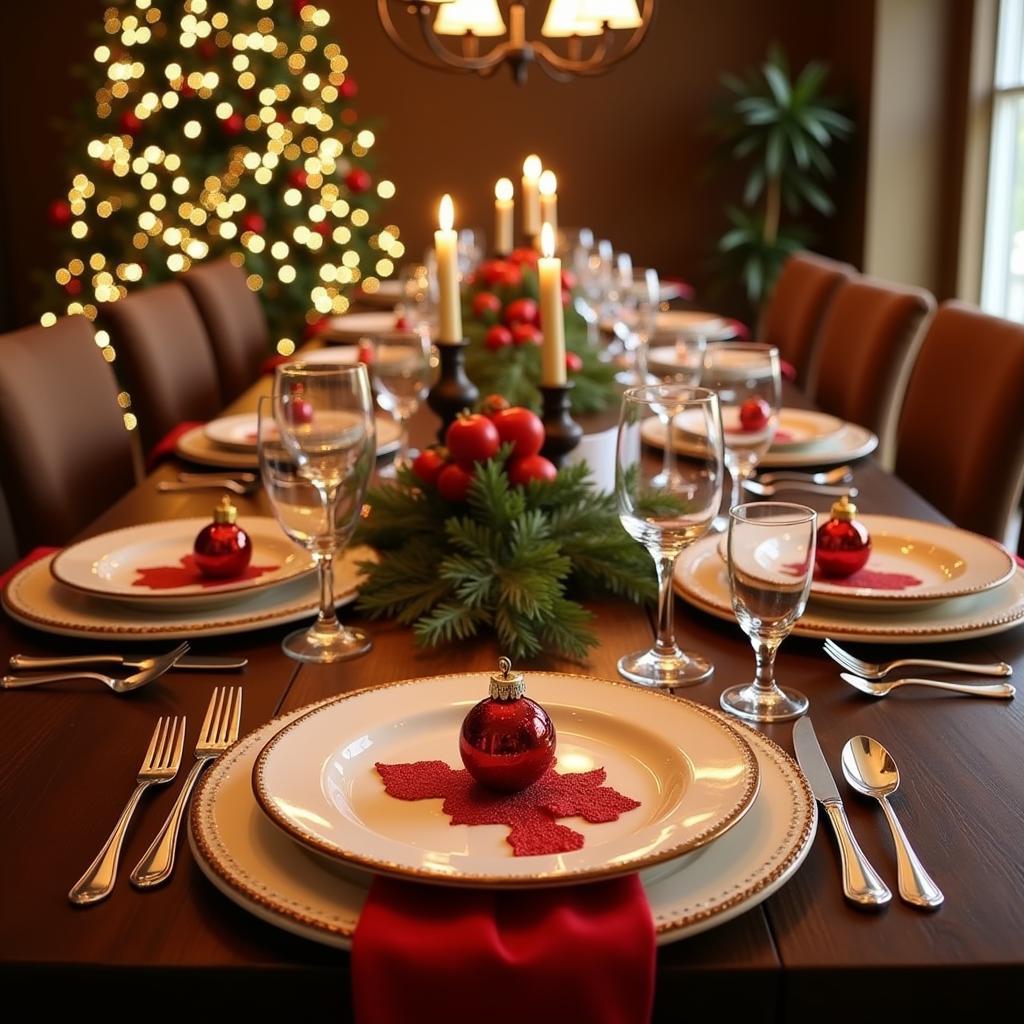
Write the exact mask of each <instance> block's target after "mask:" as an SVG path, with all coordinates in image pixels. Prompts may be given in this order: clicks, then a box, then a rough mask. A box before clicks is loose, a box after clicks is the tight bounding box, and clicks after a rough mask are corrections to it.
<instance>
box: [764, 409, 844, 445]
mask: <svg viewBox="0 0 1024 1024" xmlns="http://www.w3.org/2000/svg"><path fill="white" fill-rule="evenodd" d="M843 426H844V423H843V421H842V420H841V419H839V418H838V417H837V416H830V415H829V414H828V413H825V412H816V411H815V410H813V409H790V408H784V409H780V410H779V425H778V427H777V428H776V430H775V437H774V438H772V445H771V447H770V448H769V449H768V451H769V452H791V451H798V450H801V449H805V448H809V447H811V446H812V445H813V446H815V447H817V446H819V445H822V444H825V443H827V442H828V441H830V440H831V439H832V438H834V437H835V436H836V435H837V434H838V433H839V431H841V430H842V429H843Z"/></svg>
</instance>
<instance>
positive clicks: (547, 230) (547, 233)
mask: <svg viewBox="0 0 1024 1024" xmlns="http://www.w3.org/2000/svg"><path fill="white" fill-rule="evenodd" d="M540 251H541V255H542V256H544V258H545V259H551V257H552V256H554V255H555V231H554V228H552V227H551V225H550V224H549V223H548V222H547V221H545V222H544V226H543V227H542V228H541V229H540Z"/></svg>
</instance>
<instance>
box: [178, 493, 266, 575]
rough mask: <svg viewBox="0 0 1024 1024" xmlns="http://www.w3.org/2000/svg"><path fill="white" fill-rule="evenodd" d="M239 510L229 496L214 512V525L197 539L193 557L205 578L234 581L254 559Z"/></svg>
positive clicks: (201, 531) (202, 531) (222, 500)
mask: <svg viewBox="0 0 1024 1024" xmlns="http://www.w3.org/2000/svg"><path fill="white" fill-rule="evenodd" d="M237 519H238V509H237V508H235V506H234V505H232V504H231V499H230V498H229V497H228V496H227V495H226V494H225V495H224V497H223V498H222V499H221V502H220V504H219V505H218V506H217V507H216V508H215V509H214V510H213V522H212V523H209V524H208V525H206V526H204V527H203V528H202V529H201V530H200V531H199V535H198V536H197V537H196V542H195V547H194V549H193V552H192V555H193V558H194V560H195V565H196V568H197V569H198V570H199V571H200V572H201V573H202V574H203V575H204V576H212V577H214V578H216V579H232V578H233V577H235V576H241V575H242V573H243V572H245V570H246V569H247V568H248V566H249V562H250V560H251V559H252V541H250V540H249V534H247V533H246V532H245V530H243V529H242V528H241V527H240V526H239V525H238V523H237V521H236V520H237Z"/></svg>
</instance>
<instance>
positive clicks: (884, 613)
mask: <svg viewBox="0 0 1024 1024" xmlns="http://www.w3.org/2000/svg"><path fill="white" fill-rule="evenodd" d="M719 540H720V538H719V537H717V536H710V537H704V538H703V539H701V540H699V541H697V542H696V543H695V544H692V545H690V547H688V548H687V549H686V550H685V551H684V552H683V553H682V555H680V556H679V559H678V561H677V562H676V570H675V576H674V580H673V582H674V586H675V591H676V593H677V594H679V596H680V597H682V598H683V600H684V601H687V602H688V603H689V604H692V605H694V607H696V608H700V609H701V610H702V611H706V612H708V613H709V614H710V615H714V616H715V617H716V618H719V619H725V620H726V621H728V622H735V621H736V616H735V614H734V613H733V610H732V599H731V597H730V594H729V575H728V570H727V569H726V565H725V563H724V562H723V561H722V558H721V555H720V554H719V551H718V544H719ZM1020 622H1024V569H1019V568H1018V569H1016V570H1015V571H1014V573H1013V575H1012V576H1011V577H1010V578H1009V579H1008V580H1007V581H1006V582H1005V583H1002V584H1000V585H999V586H997V587H993V588H992V589H991V590H986V591H984V592H983V593H980V594H971V595H969V596H966V597H954V598H951V599H950V600H946V601H942V602H939V603H934V604H932V603H928V604H925V605H924V606H923V607H917V608H912V609H909V608H908V609H905V610H902V611H901V612H900V614H899V615H897V616H893V615H892V612H891V609H888V608H885V609H882V610H878V609H877V608H865V609H863V610H861V609H858V608H853V607H849V606H846V607H842V608H838V607H836V608H831V607H828V606H821V605H819V604H817V603H815V604H813V605H808V608H807V610H806V611H805V612H804V614H803V616H802V617H801V618H800V620H799V621H798V622H797V624H796V626H794V627H793V633H794V634H795V635H796V636H812V637H831V638H832V639H833V640H851V641H854V642H856V641H862V642H864V643H868V642H870V643H877V644H910V643H922V644H923V643H945V642H947V641H952V640H966V639H968V638H971V637H981V636H989V635H990V634H992V633H1002V632H1004V631H1005V630H1008V629H1013V628H1014V626H1016V625H1018V624H1019V623H1020ZM736 628H737V630H738V629H739V626H737V627H736Z"/></svg>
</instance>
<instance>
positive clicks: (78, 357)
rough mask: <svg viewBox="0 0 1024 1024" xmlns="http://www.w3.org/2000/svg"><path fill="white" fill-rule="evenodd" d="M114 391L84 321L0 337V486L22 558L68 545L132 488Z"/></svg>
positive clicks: (74, 319) (128, 445)
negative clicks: (45, 547)
mask: <svg viewBox="0 0 1024 1024" xmlns="http://www.w3.org/2000/svg"><path fill="white" fill-rule="evenodd" d="M117 394H118V387H117V383H116V382H115V380H114V375H113V373H112V372H111V369H110V367H109V366H108V365H107V363H106V362H105V361H104V359H103V357H102V356H101V355H100V351H99V349H98V348H97V347H96V343H95V341H94V340H93V328H92V325H91V324H90V323H89V321H88V320H86V319H85V318H84V317H81V316H74V317H67V318H65V319H62V320H58V321H57V323H56V324H55V325H54V326H53V327H45V328H44V327H26V328H25V329H23V330H20V331H14V332H13V333H11V334H7V335H4V336H3V337H2V338H0V450H2V451H3V457H2V458H0V487H2V489H3V494H4V497H5V498H6V501H7V506H8V510H9V512H10V518H11V523H12V525H13V528H14V534H15V537H16V538H17V546H18V549H19V551H20V552H21V553H22V554H24V553H25V552H26V551H28V550H29V549H31V548H33V547H35V546H36V545H39V544H63V543H65V542H66V541H68V540H70V539H71V538H72V537H73V536H74V535H75V534H76V533H78V532H79V531H80V530H82V529H83V528H84V527H85V526H86V525H87V524H88V523H90V522H92V520H93V519H95V518H96V517H97V516H98V515H99V514H100V513H101V512H103V511H104V510H105V509H106V508H107V507H108V506H109V505H111V504H112V503H113V502H114V501H116V500H117V499H118V498H119V497H120V496H121V495H122V494H124V493H125V492H126V491H127V490H129V489H130V488H131V487H132V486H133V485H134V483H135V473H134V469H133V463H132V444H131V437H130V435H129V434H128V432H127V431H126V430H125V427H124V420H123V419H122V415H121V410H120V408H119V407H118V404H117Z"/></svg>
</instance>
